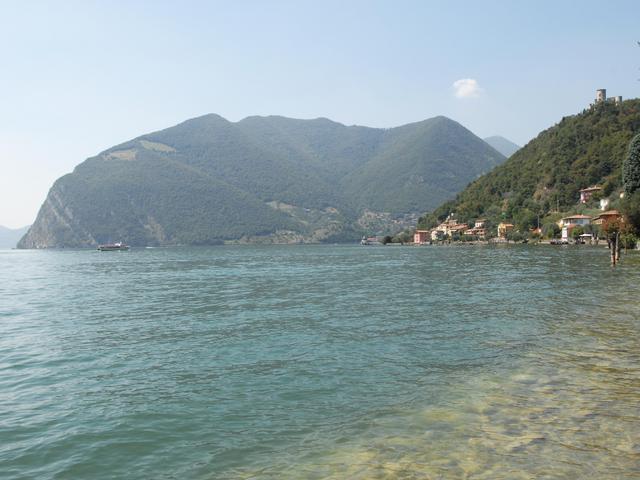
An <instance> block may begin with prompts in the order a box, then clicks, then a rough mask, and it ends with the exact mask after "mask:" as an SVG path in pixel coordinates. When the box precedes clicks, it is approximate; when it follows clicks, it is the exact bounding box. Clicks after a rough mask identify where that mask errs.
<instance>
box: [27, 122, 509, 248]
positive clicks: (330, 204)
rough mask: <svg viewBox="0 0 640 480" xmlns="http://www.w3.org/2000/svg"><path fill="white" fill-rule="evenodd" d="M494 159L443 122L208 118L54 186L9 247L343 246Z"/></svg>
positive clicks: (124, 150)
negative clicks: (372, 124) (383, 125)
mask: <svg viewBox="0 0 640 480" xmlns="http://www.w3.org/2000/svg"><path fill="white" fill-rule="evenodd" d="M502 161H504V157H503V156H502V155H501V154H500V153H498V152H496V151H495V150H494V149H493V148H491V147H489V146H488V145H487V144H486V143H485V142H483V141H482V140H481V139H479V138H478V137H476V136H475V135H474V134H473V133H471V132H470V131H469V130H467V129H465V128H464V127H462V126H461V125H459V124H458V123H456V122H454V121H452V120H450V119H448V118H445V117H436V118H432V119H430V120H425V121H423V122H418V123H414V124H410V125H405V126H402V127H397V128H391V129H376V128H367V127H360V126H345V125H342V124H340V123H337V122H333V121H331V120H328V119H324V118H318V119H315V120H296V119H290V118H285V117H278V116H270V117H248V118H245V119H244V120H241V121H239V122H235V123H234V122H230V121H228V120H226V119H224V118H222V117H220V116H218V115H214V114H210V115H205V116H203V117H198V118H194V119H191V120H187V121H185V122H183V123H181V124H179V125H176V126H174V127H171V128H168V129H166V130H161V131H158V132H154V133H150V134H147V135H143V136H141V137H138V138H136V139H133V140H130V141H128V142H125V143H122V144H120V145H117V146H115V147H112V148H110V149H108V150H106V151H104V152H102V153H100V154H99V155H97V156H95V157H92V158H89V159H87V160H86V161H84V162H83V163H81V164H80V165H78V166H77V167H76V168H75V169H74V171H73V172H72V173H70V174H68V175H65V176H63V177H61V178H59V179H58V180H57V181H56V182H55V183H54V184H53V186H52V187H51V190H50V192H49V194H48V196H47V198H46V200H45V202H44V204H43V205H42V207H41V209H40V212H39V213H38V216H37V218H36V221H35V223H34V224H33V226H32V227H31V229H30V230H29V232H28V233H27V234H26V235H25V236H24V238H23V239H22V240H21V241H20V244H19V246H20V247H21V248H46V247H88V246H94V245H96V244H97V243H103V242H108V241H118V240H122V241H125V242H127V243H129V244H131V245H177V244H189V245H194V244H215V243H220V242H224V241H243V242H245V241H246V242H253V241H269V242H300V241H305V242H319V241H326V242H336V241H344V240H353V239H355V238H358V237H359V236H360V235H362V234H363V233H369V232H371V228H373V227H372V225H374V224H375V225H377V226H378V227H379V226H380V224H381V223H382V224H384V225H383V226H382V227H380V228H382V229H384V228H387V229H389V228H396V229H397V228H398V227H399V226H402V222H401V221H399V220H398V218H399V217H401V215H403V214H410V213H412V212H414V213H415V214H416V216H415V218H416V219H417V213H418V212H420V211H421V209H422V208H424V206H425V205H426V206H431V207H432V208H433V207H435V206H437V205H438V204H440V203H441V202H442V201H444V200H446V199H447V198H451V197H452V196H453V195H455V193H456V192H458V191H459V190H460V189H461V188H463V187H464V185H466V184H467V183H468V182H469V181H470V180H472V179H474V178H476V177H478V176H479V175H481V174H482V173H485V172H487V171H489V170H491V169H492V168H493V167H495V166H496V165H498V164H499V163H501V162H502ZM376 228H377V227H376Z"/></svg>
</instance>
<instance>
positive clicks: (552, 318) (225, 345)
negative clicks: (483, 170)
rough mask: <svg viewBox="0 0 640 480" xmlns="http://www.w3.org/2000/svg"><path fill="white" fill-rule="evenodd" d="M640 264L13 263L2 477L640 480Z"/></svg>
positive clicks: (191, 252)
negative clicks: (573, 479) (571, 479)
mask: <svg viewBox="0 0 640 480" xmlns="http://www.w3.org/2000/svg"><path fill="white" fill-rule="evenodd" d="M639 286H640V256H638V255H636V254H629V255H627V256H626V257H623V263H622V264H621V266H619V267H618V268H616V269H615V270H613V269H611V268H610V267H609V258H608V251H607V250H606V249H604V248H602V247H599V248H591V247H549V246H539V247H535V246H530V247H526V246H522V247H515V246H512V247H481V246H477V247H420V248H410V247H404V248H402V247H397V248H394V247H359V246H353V247H351V246H263V247H254V246H246V247H244V246H237V247H235V246H233V247H232V246H229V247H226V246H225V247H212V248H173V249H133V250H131V251H129V252H110V253H100V252H97V251H1V252H0V477H2V478H38V479H52V478H56V479H62V478H92V479H102V478H127V479H151V478H153V479H173V478H176V479H184V478H194V479H219V478H222V479H227V478H229V479H307V478H308V479H324V478H332V479H334V478H335V479H372V478H373V479H377V478H380V479H387V478H388V479H395V478H397V479H413V478H416V479H449V478H470V479H471V478H473V479H518V478H523V479H524V478H554V479H555V478H594V479H596V478H597V479H620V478H640V407H639V403H640V299H639V296H638V293H639Z"/></svg>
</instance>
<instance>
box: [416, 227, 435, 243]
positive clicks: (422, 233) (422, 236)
mask: <svg viewBox="0 0 640 480" xmlns="http://www.w3.org/2000/svg"><path fill="white" fill-rule="evenodd" d="M430 240H431V231H429V230H416V232H415V233H414V234H413V243H415V244H416V245H421V244H423V243H428V242H429V241H430Z"/></svg>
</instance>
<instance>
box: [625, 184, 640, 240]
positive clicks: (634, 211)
mask: <svg viewBox="0 0 640 480" xmlns="http://www.w3.org/2000/svg"><path fill="white" fill-rule="evenodd" d="M620 210H621V211H622V213H623V214H624V216H625V218H626V220H627V222H629V229H630V230H631V231H632V233H635V234H636V235H638V234H640V190H638V191H636V192H634V193H633V194H631V195H626V196H625V198H624V199H623V200H622V202H621V203H620Z"/></svg>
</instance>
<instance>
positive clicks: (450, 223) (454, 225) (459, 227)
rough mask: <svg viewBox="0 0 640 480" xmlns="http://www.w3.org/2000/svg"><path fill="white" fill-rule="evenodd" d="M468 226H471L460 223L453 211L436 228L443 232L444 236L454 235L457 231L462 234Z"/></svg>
mask: <svg viewBox="0 0 640 480" xmlns="http://www.w3.org/2000/svg"><path fill="white" fill-rule="evenodd" d="M467 228H469V227H468V226H467V224H466V223H458V221H457V220H456V219H455V218H454V214H453V213H451V214H449V216H448V217H447V219H446V220H445V221H444V222H442V223H441V224H440V225H438V226H437V227H436V228H435V230H436V231H438V232H441V233H442V236H443V237H452V236H453V234H455V233H458V234H462V233H463V232H464V231H465V230H467Z"/></svg>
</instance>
